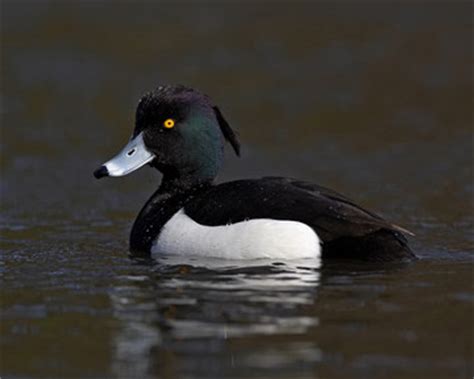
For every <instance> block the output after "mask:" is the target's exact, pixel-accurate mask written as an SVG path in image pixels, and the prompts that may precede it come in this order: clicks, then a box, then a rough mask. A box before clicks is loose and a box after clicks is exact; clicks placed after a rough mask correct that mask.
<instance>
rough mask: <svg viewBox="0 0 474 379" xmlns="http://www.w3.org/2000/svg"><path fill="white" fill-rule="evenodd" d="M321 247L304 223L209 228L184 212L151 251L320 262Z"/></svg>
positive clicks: (255, 221) (247, 223)
mask: <svg viewBox="0 0 474 379" xmlns="http://www.w3.org/2000/svg"><path fill="white" fill-rule="evenodd" d="M320 244H321V242H320V240H319V238H318V236H317V235H316V233H315V232H314V230H313V229H312V228H310V227H309V226H308V225H306V224H303V223H302V222H297V221H282V220H272V219H252V220H248V221H242V222H237V223H235V224H229V225H222V226H206V225H201V224H198V223H197V222H195V221H194V220H193V219H191V218H190V217H188V216H187V215H186V214H185V213H184V210H183V209H181V210H180V211H178V212H177V213H176V214H175V215H174V216H173V217H172V218H171V219H170V220H169V221H168V222H167V223H166V224H165V226H164V227H163V229H162V230H161V232H160V234H159V236H158V240H157V241H155V243H154V245H153V247H152V250H151V251H152V254H167V255H168V254H171V255H189V256H202V257H215V258H224V259H259V258H277V259H299V258H316V259H319V258H320V255H321V245H320Z"/></svg>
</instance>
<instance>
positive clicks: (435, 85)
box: [0, 0, 474, 378]
mask: <svg viewBox="0 0 474 379" xmlns="http://www.w3.org/2000/svg"><path fill="white" fill-rule="evenodd" d="M471 16H472V6H471V5H470V3H469V2H465V3H463V2H449V1H444V2H439V3H414V2H400V3H390V4H389V3H386V4H382V5H380V4H378V3H375V2H337V3H320V2H315V3H309V2H308V3H306V2H301V3H294V4H293V3H289V2H288V3H285V2H280V3H271V2H265V3H261V4H259V5H255V4H253V3H248V2H241V3H238V2H227V3H225V4H222V3H201V4H197V3H194V2H180V3H178V4H176V5H171V4H167V3H161V4H155V3H151V2H136V3H135V2H134V3H132V2H114V3H112V2H86V1H73V2H46V1H42V2H39V1H38V2H26V1H5V0H4V1H2V2H1V27H2V36H1V37H2V38H1V43H2V51H1V53H2V58H1V59H2V61H1V80H2V114H1V117H2V119H1V145H0V146H1V166H0V168H1V209H2V210H1V218H0V228H1V239H2V245H1V266H0V270H1V271H0V272H1V277H2V286H1V288H2V290H1V317H2V318H1V364H0V376H2V377H4V378H11V377H15V378H20V377H21V378H24V377H57V378H63V377H100V378H102V377H127V378H128V377H130V378H132V377H135V378H147V377H155V376H159V377H163V378H173V377H199V378H201V377H203V378H204V377H205V378H224V377H245V376H247V377H259V378H278V377H281V378H299V377H317V378H349V377H351V378H367V377H378V378H379V377H382V376H383V377H386V378H467V377H470V376H472V375H473V372H472V371H473V369H472V358H473V357H472V353H473V328H472V321H473V318H472V316H473V314H472V311H473V301H474V296H473V276H472V275H473V272H472V268H473V266H472V255H471V254H472V245H473V234H472V221H473V217H472V215H473V209H472V207H473V203H472V201H473V188H472V168H473V160H472V159H473V156H472V153H473V150H472V149H473V141H472V129H471V128H472V108H471V105H472V85H473V83H472V75H471V69H472V24H471ZM161 83H183V84H187V85H190V86H195V87H198V88H200V89H201V90H203V91H205V92H206V93H208V94H209V95H210V96H211V97H212V98H213V99H214V100H215V102H216V103H217V104H219V105H220V107H221V109H222V110H223V112H224V114H225V115H226V117H227V119H228V120H229V122H230V123H231V124H232V125H233V126H234V127H236V128H238V129H239V131H240V135H241V139H242V141H243V144H244V150H243V157H242V158H241V159H236V158H235V157H233V156H232V154H231V152H230V150H229V151H228V154H227V160H226V167H225V168H224V170H223V171H222V175H221V177H220V180H230V179H232V178H240V177H255V176H260V175H275V174H276V175H290V176H295V177H299V178H304V179H308V180H311V181H315V182H318V183H320V184H323V185H326V186H330V187H333V188H335V189H337V190H339V191H341V192H343V193H345V194H347V195H349V196H351V197H352V198H354V199H355V200H357V201H358V202H360V203H361V204H363V205H365V206H367V207H370V208H372V209H375V210H377V211H379V212H380V213H382V214H383V215H385V216H386V217H388V218H390V219H391V220H393V221H396V222H397V223H400V224H402V225H404V226H405V227H407V228H409V229H411V230H413V231H414V232H415V233H416V234H417V236H416V238H413V239H412V240H411V243H412V246H413V248H414V249H415V250H416V251H417V253H418V254H419V255H420V257H421V258H422V259H421V260H420V261H419V262H417V263H414V264H410V265H408V266H399V265H390V266H384V267H380V266H379V267H377V266H354V265H335V266H324V267H323V268H322V269H321V270H317V269H313V268H311V267H299V268H296V267H294V266H291V265H288V264H283V265H278V264H274V262H253V263H251V264H250V265H249V266H248V267H219V265H220V266H222V262H221V263H219V262H215V261H205V262H202V261H200V262H197V261H193V262H190V264H188V265H183V264H181V263H182V262H173V261H170V260H162V261H161V262H156V263H154V264H150V263H148V264H145V263H140V262H134V261H131V260H130V259H129V258H128V257H127V240H128V232H129V229H130V226H131V223H132V221H133V219H134V217H135V215H136V213H137V211H138V210H139V208H140V207H141V205H142V204H143V203H144V202H145V200H146V199H147V197H148V196H149V195H150V194H151V192H152V191H153V190H154V189H155V188H156V186H157V185H158V182H159V175H158V174H156V173H154V172H152V171H151V170H150V169H142V170H141V171H140V172H138V173H135V174H133V175H131V176H129V177H127V178H124V179H122V180H106V181H101V182H96V181H95V180H94V179H93V178H92V174H91V173H92V170H93V169H95V168H96V166H97V165H98V164H99V163H101V162H103V161H104V160H105V159H107V158H109V157H110V156H111V155H113V154H114V153H115V152H117V151H118V149H119V148H121V146H122V145H123V144H124V143H125V141H126V140H127V138H128V136H129V135H130V133H131V129H132V126H133V121H134V120H133V116H134V107H135V105H136V103H137V101H138V99H139V97H140V96H141V95H142V93H143V92H145V91H148V90H149V89H151V88H153V87H155V86H157V85H159V84H161ZM228 265H229V266H231V264H230V263H229V264H228Z"/></svg>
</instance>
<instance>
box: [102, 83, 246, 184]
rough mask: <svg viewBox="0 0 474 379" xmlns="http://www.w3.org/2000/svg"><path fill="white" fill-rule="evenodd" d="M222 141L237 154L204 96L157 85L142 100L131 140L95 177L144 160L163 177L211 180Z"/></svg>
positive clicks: (219, 116)
mask: <svg viewBox="0 0 474 379" xmlns="http://www.w3.org/2000/svg"><path fill="white" fill-rule="evenodd" d="M224 139H226V140H227V141H229V142H230V144H231V145H232V147H233V148H234V150H235V152H236V154H237V155H239V151H240V144H239V141H238V140H237V137H236V134H235V133H234V131H233V130H232V128H231V127H230V126H229V124H228V123H227V122H226V121H225V119H224V117H223V116H222V114H221V112H220V111H219V109H218V108H217V107H216V106H214V105H213V104H212V103H211V101H210V99H209V98H208V97H207V96H206V95H204V94H203V93H201V92H199V91H197V90H194V89H191V88H187V87H184V86H162V87H159V88H157V89H156V90H154V91H152V92H150V93H148V94H146V95H145V96H143V97H142V98H141V100H140V102H139V103H138V107H137V112H136V121H135V129H134V131H133V134H132V137H131V138H130V141H129V142H128V144H127V145H126V146H125V147H124V148H123V149H122V151H121V152H120V153H118V154H117V155H116V156H115V157H114V158H112V159H111V160H109V161H107V162H106V163H104V164H103V165H102V166H101V167H99V168H98V169H97V170H96V171H95V172H94V176H95V177H96V178H101V177H104V176H123V175H127V174H129V173H131V172H133V171H135V170H137V169H139V168H140V167H142V166H144V165H145V164H149V165H151V166H152V167H155V168H157V169H158V170H160V171H161V172H162V173H163V175H164V178H165V179H167V180H172V181H178V182H182V183H191V184H195V183H203V182H210V181H212V180H213V179H214V178H215V177H216V175H217V172H218V170H219V168H220V166H221V162H222V157H223V147H224Z"/></svg>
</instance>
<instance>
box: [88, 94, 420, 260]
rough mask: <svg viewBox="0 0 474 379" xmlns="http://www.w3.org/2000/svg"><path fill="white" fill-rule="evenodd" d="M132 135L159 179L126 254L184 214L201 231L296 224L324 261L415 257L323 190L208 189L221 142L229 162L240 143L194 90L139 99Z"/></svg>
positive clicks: (258, 184) (278, 182) (297, 186)
mask: <svg viewBox="0 0 474 379" xmlns="http://www.w3.org/2000/svg"><path fill="white" fill-rule="evenodd" d="M170 117H171V118H172V119H173V120H174V121H175V122H176V126H175V127H173V128H172V129H171V130H166V128H164V127H163V121H164V120H166V119H168V118H170ZM137 136H142V138H143V144H144V146H143V149H145V150H146V152H145V154H148V155H146V156H148V157H149V156H150V154H151V156H152V161H150V160H149V158H147V159H148V160H147V161H146V162H145V163H147V162H149V164H150V165H151V166H152V167H155V168H157V169H158V170H160V171H161V172H162V174H163V180H162V183H161V185H160V187H159V189H158V190H157V191H156V192H155V193H154V194H153V196H152V197H151V198H150V200H149V201H148V202H147V203H146V204H145V206H144V207H143V209H142V210H141V212H140V214H139V215H138V217H137V219H136V221H135V223H134V226H133V228H132V232H131V237H130V248H131V250H132V252H134V253H140V254H147V253H149V252H150V249H151V246H152V244H153V241H155V240H156V239H157V238H158V237H159V234H160V230H161V229H162V227H163V226H164V225H165V224H166V222H167V221H168V220H169V219H170V218H171V217H172V216H173V215H174V214H175V213H176V212H178V211H179V210H180V209H181V208H183V207H184V211H185V214H186V215H187V216H189V217H190V218H191V219H193V220H194V221H196V222H197V223H199V224H202V225H207V226H218V225H226V224H232V223H237V222H242V221H245V220H251V219H257V218H258V219H262V218H265V219H274V220H288V221H299V222H302V223H304V224H306V225H308V226H309V227H311V228H312V229H313V230H314V231H315V232H316V234H317V235H318V237H319V239H320V240H321V241H322V254H323V258H324V259H326V260H327V259H339V258H345V259H347V258H349V259H356V260H366V261H367V260H370V261H392V260H400V259H414V258H415V255H414V254H413V252H412V251H411V250H410V248H409V246H408V244H407V240H406V238H405V236H404V234H407V233H408V234H409V233H410V232H408V231H406V230H405V229H403V228H401V227H399V226H396V225H394V224H391V223H389V222H387V221H386V220H384V219H383V218H382V217H380V216H378V215H377V214H375V213H372V212H370V211H368V210H365V209H363V208H362V207H360V206H359V205H357V204H356V203H354V202H353V201H352V200H350V199H348V198H346V197H345V196H343V195H341V194H339V193H337V192H335V191H333V190H330V189H328V188H324V187H321V186H319V185H316V184H313V183H309V182H304V181H300V180H296V179H290V178H280V177H264V178H261V179H247V180H237V181H232V182H227V183H222V184H217V185H214V184H213V181H214V178H215V177H216V175H217V172H218V170H219V168H220V165H221V162H222V154H223V142H224V140H227V141H228V142H229V143H230V144H231V145H232V147H233V148H234V151H235V153H236V154H237V155H239V154H240V143H239V141H238V138H237V135H236V133H235V132H234V130H233V129H232V128H231V127H230V125H229V124H228V123H227V121H226V120H225V118H224V116H223V115H222V113H221V111H220V110H219V108H217V107H216V106H215V105H214V104H213V103H212V102H211V100H210V99H209V97H207V96H206V95H204V94H202V93H201V92H199V91H196V90H194V89H191V88H188V87H184V86H165V87H159V88H158V89H156V90H154V91H152V92H150V93H148V94H147V95H145V96H144V97H143V98H142V100H141V101H140V103H139V105H138V108H137V118H136V126H135V131H134V133H133V137H134V138H136V137H137ZM145 163H143V164H145ZM143 164H141V165H143ZM141 165H138V166H137V168H138V167H141ZM133 169H136V168H133ZM100 170H101V169H99V170H98V171H100ZM98 171H96V173H97V172H98ZM100 172H104V173H107V170H105V171H104V170H102V171H100ZM128 172H129V171H127V173H128ZM104 175H105V174H104ZM104 175H100V176H104ZM116 176H118V175H116ZM98 177H99V176H98Z"/></svg>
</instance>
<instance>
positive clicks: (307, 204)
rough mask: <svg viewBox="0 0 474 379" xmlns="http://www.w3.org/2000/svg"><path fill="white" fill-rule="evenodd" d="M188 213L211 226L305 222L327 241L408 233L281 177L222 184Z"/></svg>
mask: <svg viewBox="0 0 474 379" xmlns="http://www.w3.org/2000/svg"><path fill="white" fill-rule="evenodd" d="M185 212H186V214H187V215H189V217H191V218H192V219H194V220H195V221H197V222H199V223H200V224H204V225H209V226H216V225H225V224H230V223H236V222H239V221H244V220H249V219H254V218H271V219H277V220H293V221H300V222H303V223H305V224H307V225H309V226H311V227H312V228H313V229H314V230H315V231H316V233H317V234H318V236H319V237H320V238H321V240H322V241H323V242H324V243H327V242H331V241H334V240H336V239H339V238H343V237H344V238H347V237H362V236H366V235H369V234H371V233H374V232H376V231H378V230H381V229H384V230H390V231H393V232H407V231H405V230H404V229H402V228H400V227H398V226H396V225H393V224H390V223H388V222H387V221H385V220H384V219H383V218H381V217H380V216H378V215H376V214H375V213H372V212H370V211H368V210H365V209H364V208H362V207H360V206H358V205H357V204H355V203H354V202H353V201H351V200H349V199H348V198H346V197H345V196H343V195H341V194H339V193H337V192H335V191H333V190H330V189H328V188H324V187H321V186H318V185H316V184H312V183H308V182H304V181H298V180H295V179H290V178H280V177H266V178H262V179H249V180H238V181H234V182H227V183H223V184H219V185H217V186H214V187H211V188H210V189H209V190H208V191H207V192H205V193H204V194H200V195H199V196H198V197H197V198H195V199H193V200H192V201H190V202H189V203H188V204H186V207H185ZM408 233H409V232H408ZM398 234H399V233H398Z"/></svg>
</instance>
